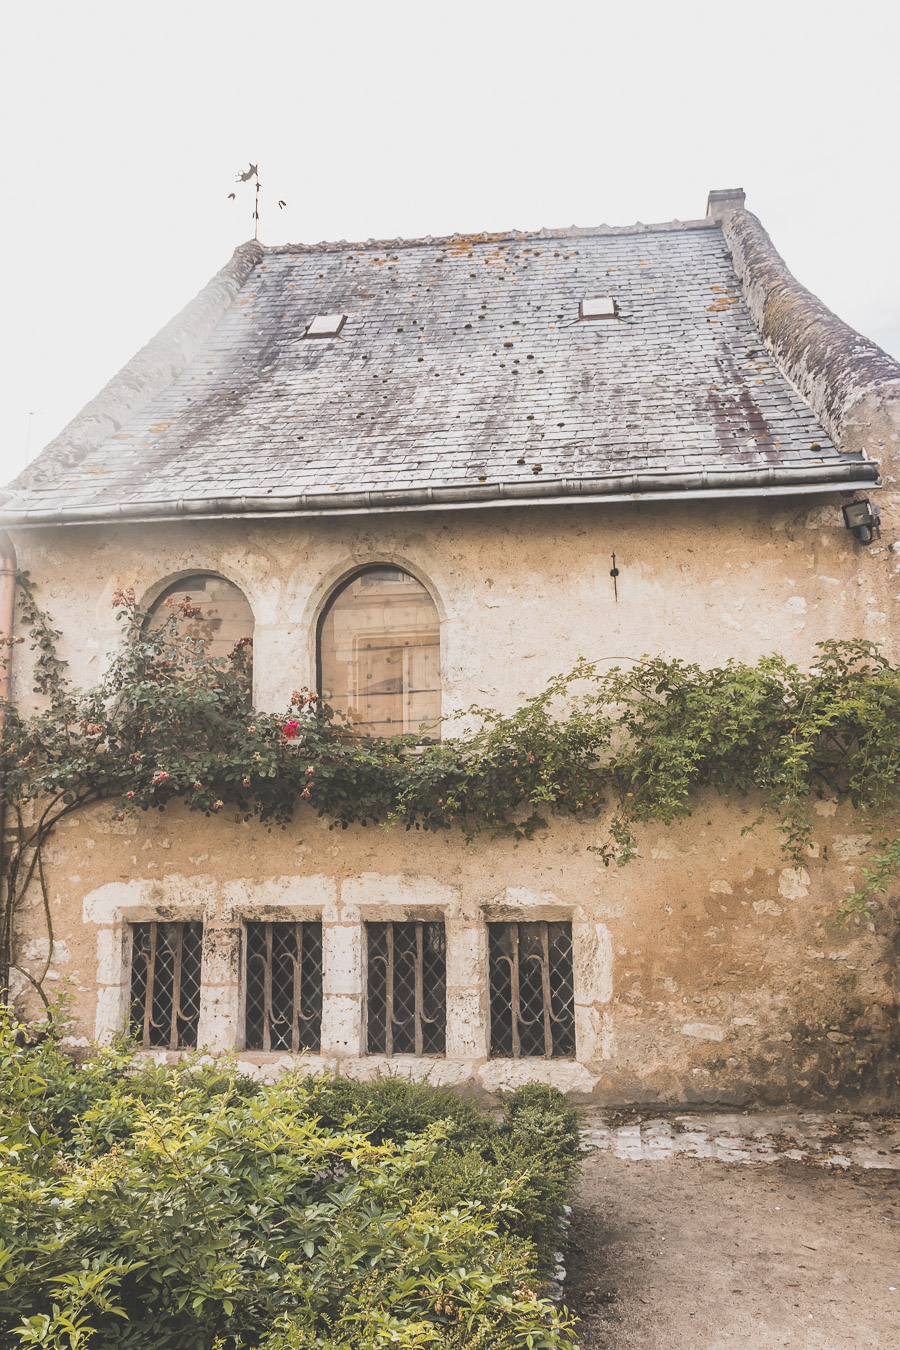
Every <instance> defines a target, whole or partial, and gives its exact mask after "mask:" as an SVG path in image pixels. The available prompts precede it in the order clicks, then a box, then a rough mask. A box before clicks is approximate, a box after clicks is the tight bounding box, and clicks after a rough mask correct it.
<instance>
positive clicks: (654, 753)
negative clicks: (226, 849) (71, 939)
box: [0, 573, 900, 997]
mask: <svg viewBox="0 0 900 1350" xmlns="http://www.w3.org/2000/svg"><path fill="white" fill-rule="evenodd" d="M116 604H117V606H118V609H119V619H120V621H121V623H122V629H123V632H122V642H121V646H120V650H119V652H118V654H117V655H116V656H115V658H114V659H113V660H112V661H111V662H110V665H109V667H108V669H107V671H106V672H105V674H104V675H103V677H102V678H101V680H100V681H99V683H98V684H97V686H96V687H95V688H93V689H89V690H81V689H78V688H75V687H74V686H73V685H72V683H71V681H70V679H69V677H68V672H67V667H66V663H65V661H64V660H63V659H62V658H61V657H60V655H59V649H58V643H59V638H60V634H59V632H57V631H56V630H55V629H54V628H53V627H52V625H51V623H50V620H49V618H48V616H47V615H46V614H45V613H44V612H43V611H42V610H41V608H40V607H39V605H38V603H37V600H36V597H35V591H34V587H33V584H32V583H31V581H30V579H29V578H28V575H27V574H24V573H23V574H21V575H20V577H19V609H20V617H21V621H22V625H23V627H24V628H25V629H26V630H27V631H28V634H29V637H30V642H31V647H32V650H33V651H34V652H35V653H36V655H35V659H34V689H35V693H36V694H38V695H39V696H40V702H39V703H38V704H36V705H34V706H33V707H32V708H31V709H30V710H29V711H28V712H25V711H23V710H22V709H21V708H19V707H17V706H16V705H14V704H12V703H9V704H6V705H5V706H4V713H5V724H4V730H3V736H2V740H0V800H2V801H3V803H4V805H5V808H6V814H7V822H8V826H9V830H8V835H9V837H8V840H7V846H6V848H5V850H4V856H5V859H6V877H5V883H6V884H5V900H4V903H3V907H2V911H0V986H2V987H5V986H6V984H7V981H8V971H9V969H10V967H12V966H15V965H16V963H15V953H14V950H13V932H14V926H15V925H14V920H15V914H16V912H17V910H18V909H19V908H20V906H21V905H22V904H23V902H24V899H25V896H26V894H27V892H28V891H29V890H30V888H31V887H32V886H35V885H36V886H37V887H38V888H39V890H40V894H41V896H42V901H43V908H44V913H45V916H46V922H47V927H48V938H49V947H48V958H47V964H48V965H49V961H50V954H51V953H52V938H53V934H52V921H51V909H50V903H49V895H48V891H47V883H46V878H45V875H44V866H43V849H44V847H45V845H46V843H47V841H48V839H49V838H50V836H51V835H52V834H53V831H54V830H55V828H56V826H57V825H58V824H59V822H60V821H61V820H62V819H63V818H64V817H66V816H68V815H71V814H72V813H73V812H76V811H80V810H82V809H83V808H85V807H86V806H89V805H91V804H94V803H97V802H100V801H104V800H106V801H109V802H110V803H111V809H112V811H113V813H114V815H115V816H116V818H118V819H120V820H121V819H124V818H125V817H126V816H127V815H131V814H134V813H136V812H138V811H146V810H165V809H166V808H167V807H169V806H171V805H172V804H173V803H181V804H184V805H186V806H187V807H188V808H189V809H190V810H193V811H201V812H204V813H205V814H206V815H217V814H220V813H223V812H234V818H235V820H250V819H253V818H256V819H258V820H259V821H261V822H263V823H264V824H266V825H267V826H268V827H270V828H274V827H282V828H287V826H288V825H289V824H290V823H291V822H292V821H294V819H295V817H296V815H297V813H298V811H300V810H304V811H305V810H312V811H315V812H317V813H318V815H320V816H324V817H327V818H328V819H329V821H330V823H331V825H332V827H338V828H342V829H346V828H347V827H348V826H349V825H351V824H359V825H369V824H373V823H376V822H393V823H395V824H402V825H404V826H405V827H406V828H407V829H424V830H444V829H452V828H453V829H460V830H461V831H462V832H463V833H464V835H465V837H466V838H467V839H469V840H471V839H472V838H474V837H475V836H476V835H478V834H480V833H482V832H486V833H487V834H488V835H490V836H491V837H497V836H501V835H513V836H514V837H515V838H517V839H529V838H531V837H532V836H533V835H534V833H535V831H536V830H537V829H539V828H541V827H542V826H544V825H545V824H546V816H547V814H548V813H557V814H563V815H573V816H582V817H587V818H597V817H600V816H603V817H605V820H606V825H605V833H604V839H603V841H602V842H601V843H600V844H599V845H594V846H592V847H594V848H595V851H597V852H598V853H599V854H600V856H601V857H602V859H603V861H604V862H605V863H607V864H608V863H610V862H613V861H616V862H619V863H624V862H627V861H628V860H629V859H631V858H632V857H634V856H635V853H636V851H637V831H638V827H639V826H640V825H641V823H642V822H646V821H658V822H660V823H663V824H671V823H672V822H673V821H674V820H676V819H677V818H679V817H684V816H687V815H689V814H690V811H691V800H692V797H693V796H694V794H695V793H696V792H697V791H698V790H700V789H704V788H707V789H708V788H712V789H714V790H715V791H717V792H718V793H720V794H723V795H736V794H737V795H741V796H747V795H750V794H752V795H753V796H754V799H755V800H757V801H758V802H759V804H760V815H759V817H758V819H757V821H756V822H755V823H759V821H761V820H762V819H764V818H765V817H767V816H768V817H772V818H774V819H775V821H776V822H777V827H778V829H779V830H780V831H781V833H782V837H783V838H782V852H783V856H784V858H785V859H786V860H787V861H788V862H789V863H791V864H792V865H794V866H799V865H800V863H801V862H802V860H803V857H804V855H805V850H806V848H807V846H808V845H809V843H810V841H811V833H812V823H811V813H812V807H813V804H814V802H815V800H816V799H817V798H822V797H829V798H833V799H837V800H839V801H850V802H851V803H852V804H853V806H854V807H855V808H856V809H857V810H858V811H859V812H861V813H862V814H863V815H864V816H865V817H866V818H867V821H868V823H869V825H870V826H871V828H872V830H873V831H874V832H876V833H877V834H878V835H879V838H880V839H881V840H882V841H883V842H882V843H880V844H879V845H878V846H877V847H876V850H875V852H874V853H873V856H872V858H871V859H870V863H869V866H868V867H867V868H865V869H864V871H863V878H864V885H863V888H862V889H861V891H859V892H858V893H857V894H856V896H853V897H850V900H849V901H848V902H845V908H847V907H849V908H850V909H852V908H853V907H854V906H856V907H857V908H862V907H864V906H865V903H866V897H867V896H868V895H870V894H871V893H872V892H877V891H884V890H886V889H887V887H888V885H889V884H890V881H891V879H892V878H893V877H894V876H896V875H897V873H898V872H900V839H898V838H897V836H896V824H897V818H898V808H900V668H898V667H896V666H893V665H891V664H890V663H889V662H888V661H887V660H886V658H885V657H884V656H883V655H882V654H881V652H880V651H879V649H878V647H877V646H876V645H874V644H872V643H868V642H859V641H837V640H830V641H826V642H823V643H820V644H818V647H817V656H816V658H815V663H814V665H813V667H812V669H811V670H809V671H801V670H800V669H799V668H798V667H797V666H796V665H792V664H790V663H789V662H787V661H785V660H784V659H783V658H782V657H780V656H777V655H772V656H766V657H763V658H761V659H760V660H759V661H757V662H756V664H755V665H748V664H745V663H743V662H738V661H729V662H728V663H727V664H726V665H724V666H720V667H716V668H713V669H711V670H703V669H701V668H700V667H699V666H697V665H694V664H688V663H685V662H683V661H680V660H666V659H664V658H663V657H648V658H643V659H640V660H632V661H629V662H628V664H627V666H626V665H613V666H612V667H611V668H610V667H609V665H608V663H606V662H602V661H588V660H580V661H579V662H578V663H577V664H576V666H575V667H574V669H573V670H571V671H570V672H568V673H567V674H565V675H559V676H556V677H555V678H553V679H552V680H550V681H549V683H548V684H547V686H546V687H545V688H544V689H543V690H542V691H541V692H540V693H539V694H537V695H535V696H534V697H532V698H530V699H528V700H526V702H525V703H524V704H523V705H522V706H521V707H519V708H517V709H516V710H515V711H513V712H512V713H500V712H497V711H495V710H493V709H488V708H482V707H477V706H473V707H471V708H469V709H467V710H466V711H465V713H463V714H460V716H461V718H462V719H463V724H464V726H465V728H466V730H465V732H464V733H463V732H460V734H458V735H452V734H448V732H452V730H453V725H454V723H453V719H452V718H451V719H448V720H447V721H446V722H445V726H444V732H445V735H444V739H443V740H442V741H441V742H439V743H438V742H427V741H426V742H424V743H423V742H421V741H420V740H419V738H417V737H415V736H397V737H394V738H392V739H380V738H365V737H360V736H357V735H355V734H354V731H353V728H352V727H351V726H348V725H347V724H346V723H345V722H343V721H342V719H341V718H340V716H337V715H336V714H335V713H334V711H333V710H332V709H331V708H330V707H329V706H328V705H327V704H326V703H325V702H324V701H323V699H322V698H321V697H320V696H319V695H318V694H317V693H315V692H310V691H309V690H305V689H304V690H300V691H295V693H294V694H293V695H292V698H291V702H290V706H289V708H288V709H287V711H286V712H285V713H280V714H275V713H269V712H263V711H260V710H258V709H256V710H255V709H253V708H252V706H251V704H250V701H249V672H250V657H251V647H250V644H249V641H248V640H247V639H244V640H242V641H241V642H239V643H238V644H237V646H236V648H235V650H234V651H233V652H232V654H231V657H230V658H229V659H227V660H213V659H211V658H210V657H209V656H208V655H207V653H206V650H205V648H204V645H203V642H202V640H200V639H196V638H190V637H187V636H185V635H184V634H183V633H182V632H181V631H180V625H181V622H182V619H183V618H190V617H196V613H197V606H195V605H193V604H191V602H190V601H186V602H182V604H181V605H180V606H175V607H174V608H173V609H172V611H171V613H170V614H169V616H168V617H167V618H166V619H165V621H164V622H163V623H162V624H161V625H160V626H159V627H150V626H148V621H147V615H146V614H145V613H143V612H142V611H141V609H140V608H139V607H138V605H137V604H136V601H135V597H134V593H133V592H132V591H130V590H129V591H125V592H119V593H118V594H117V596H116ZM20 640H21V639H17V641H20ZM749 828H753V827H752V826H750V827H749ZM16 968H17V969H21V967H16ZM23 973H24V974H25V975H26V977H27V978H28V979H30V980H31V981H32V983H33V984H34V985H35V986H36V988H37V989H38V992H39V993H40V994H41V996H42V997H43V990H42V988H41V985H42V978H43V977H42V976H37V977H35V976H33V975H31V974H28V972H23ZM44 973H45V974H46V970H45V972H44Z"/></svg>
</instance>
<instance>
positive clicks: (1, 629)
mask: <svg viewBox="0 0 900 1350" xmlns="http://www.w3.org/2000/svg"><path fill="white" fill-rule="evenodd" d="M15 617H16V550H15V548H14V547H13V542H12V540H11V539H10V537H9V535H8V534H7V533H6V531H5V530H0V644H2V646H3V648H5V650H2V651H0V737H2V735H3V729H4V726H5V724H6V711H5V704H6V703H7V702H8V701H9V698H10V695H11V693H12V664H13V651H14V647H13V629H14V627H15ZM5 825H6V808H5V806H4V802H3V798H2V796H0V1002H5V1001H6V997H7V991H8V989H9V958H10V950H9V943H8V941H7V929H8V927H9V925H11V923H12V915H11V914H10V913H8V912H7V911H8V905H9V885H8V882H7V883H6V886H5V891H6V902H5V903H4V902H3V900H2V895H3V887H4V880H3V878H4V875H5V868H6V860H5V854H4V847H3V846H4V830H5Z"/></svg>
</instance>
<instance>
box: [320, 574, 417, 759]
mask: <svg viewBox="0 0 900 1350" xmlns="http://www.w3.org/2000/svg"><path fill="white" fill-rule="evenodd" d="M318 658H319V675H318V684H319V690H320V692H321V693H322V695H323V697H324V698H326V699H327V700H328V702H329V703H330V704H331V705H332V707H334V708H335V709H337V710H338V711H339V712H341V713H342V714H343V715H344V716H345V717H346V718H347V719H348V721H350V722H352V723H353V724H354V725H355V728H356V730H357V731H358V732H359V733H360V734H362V735H366V736H396V735H397V734H398V733H399V732H406V731H412V732H418V731H420V730H423V729H424V732H425V734H426V735H429V736H439V735H440V718H441V639H440V622H439V620H438V613H437V610H436V609H435V606H434V601H433V600H432V598H431V596H430V595H429V594H428V592H427V591H426V589H425V587H424V586H423V585H422V583H421V582H420V581H417V580H416V578H415V577H411V576H410V575H409V573H408V572H403V571H401V570H400V569H399V568H398V567H369V568H366V570H365V571H364V572H358V573H357V574H356V576H354V577H351V578H350V580H349V581H346V582H344V584H343V585H342V586H341V587H340V589H339V590H337V591H336V592H335V594H334V595H333V596H332V597H331V600H330V601H329V602H328V605H327V607H326V609H325V612H324V613H323V615H322V619H321V621H320V624H319V652H318Z"/></svg>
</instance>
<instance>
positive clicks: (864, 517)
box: [841, 499, 881, 544]
mask: <svg viewBox="0 0 900 1350" xmlns="http://www.w3.org/2000/svg"><path fill="white" fill-rule="evenodd" d="M841 510H842V511H843V513H844V524H845V525H846V527H847V529H848V530H850V531H851V533H852V534H853V536H854V538H855V539H858V540H859V542H860V543H861V544H871V542H872V540H873V539H874V538H875V537H876V535H878V536H879V537H880V535H881V529H880V526H881V516H880V515H879V514H878V511H877V510H876V508H875V507H874V506H873V505H872V503H871V502H870V501H869V500H868V499H864V500H863V501H861V502H850V504H849V506H842V507H841Z"/></svg>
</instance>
